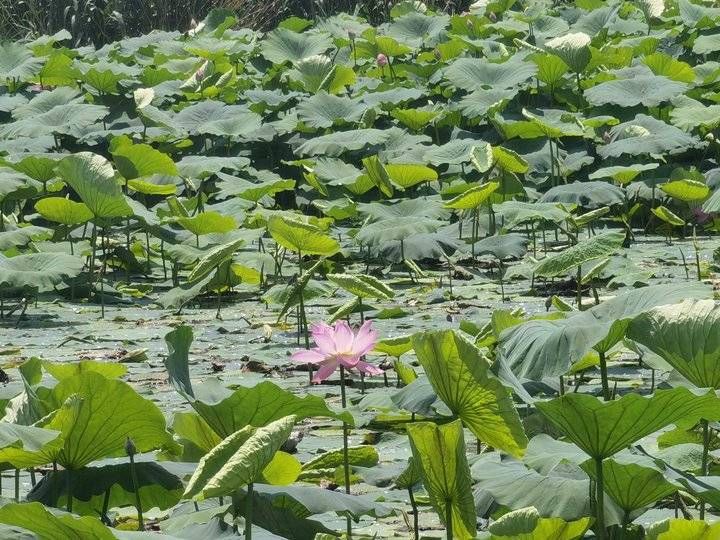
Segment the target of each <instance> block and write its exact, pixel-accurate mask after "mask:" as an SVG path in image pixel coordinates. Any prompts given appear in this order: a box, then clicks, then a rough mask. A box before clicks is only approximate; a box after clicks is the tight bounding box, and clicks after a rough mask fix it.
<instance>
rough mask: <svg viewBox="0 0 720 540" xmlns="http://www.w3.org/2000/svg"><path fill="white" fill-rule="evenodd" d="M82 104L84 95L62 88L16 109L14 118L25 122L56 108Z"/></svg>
mask: <svg viewBox="0 0 720 540" xmlns="http://www.w3.org/2000/svg"><path fill="white" fill-rule="evenodd" d="M73 86H74V85H73ZM82 103H83V97H82V94H81V93H80V92H79V91H78V90H77V89H75V88H66V87H61V88H56V89H55V90H50V91H45V92H40V93H39V94H37V95H36V96H35V97H33V98H32V99H31V100H30V101H28V102H27V103H24V104H23V105H20V106H18V107H15V108H14V109H13V111H12V116H13V118H14V119H15V120H25V119H28V118H32V117H34V116H38V115H41V114H44V113H46V112H49V111H51V110H52V109H54V108H56V107H67V106H68V105H77V104H82ZM88 110H89V109H88Z"/></svg>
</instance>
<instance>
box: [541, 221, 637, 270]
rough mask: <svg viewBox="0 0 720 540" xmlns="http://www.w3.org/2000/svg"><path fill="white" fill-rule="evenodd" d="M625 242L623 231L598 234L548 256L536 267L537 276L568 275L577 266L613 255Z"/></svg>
mask: <svg viewBox="0 0 720 540" xmlns="http://www.w3.org/2000/svg"><path fill="white" fill-rule="evenodd" d="M624 241H625V233H624V232H623V231H610V232H606V233H602V234H598V235H597V236H593V237H592V238H588V239H586V240H582V241H580V242H578V243H577V244H575V245H574V246H570V247H569V248H567V249H565V250H563V251H561V252H559V253H556V254H554V255H549V256H547V257H546V258H545V259H543V260H541V261H540V263H539V264H538V265H537V266H536V267H535V274H536V275H538V276H544V277H553V276H557V275H561V274H566V273H567V272H569V271H570V270H572V269H573V268H576V267H577V266H581V265H583V264H585V263H587V262H590V261H593V260H595V259H600V258H603V257H607V256H609V255H612V254H613V253H615V252H616V251H617V250H618V249H620V247H621V246H622V244H623V242H624Z"/></svg>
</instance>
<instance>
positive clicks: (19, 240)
mask: <svg viewBox="0 0 720 540" xmlns="http://www.w3.org/2000/svg"><path fill="white" fill-rule="evenodd" d="M7 228H8V229H9V230H6V231H4V232H0V251H5V250H7V249H12V248H14V247H20V246H25V245H27V244H29V243H30V242H33V241H38V240H47V239H48V238H50V237H51V236H52V232H51V230H50V229H46V228H45V227H38V226H37V225H26V226H25V227H16V228H12V227H7Z"/></svg>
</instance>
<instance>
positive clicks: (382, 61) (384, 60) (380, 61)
mask: <svg viewBox="0 0 720 540" xmlns="http://www.w3.org/2000/svg"><path fill="white" fill-rule="evenodd" d="M375 61H376V62H377V65H378V66H380V67H384V66H387V65H388V57H387V56H385V55H384V54H383V53H379V54H378V55H377V58H375Z"/></svg>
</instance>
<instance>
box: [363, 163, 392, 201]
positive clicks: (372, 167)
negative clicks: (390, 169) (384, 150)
mask: <svg viewBox="0 0 720 540" xmlns="http://www.w3.org/2000/svg"><path fill="white" fill-rule="evenodd" d="M362 164H363V167H364V168H365V175H366V176H367V177H368V178H369V179H370V181H371V182H372V183H373V184H374V185H375V186H377V188H378V189H379V190H380V191H381V192H382V193H383V194H384V195H386V196H387V197H392V195H393V187H392V184H391V183H390V176H389V175H388V173H387V171H386V170H385V166H384V165H383V164H382V163H381V162H380V160H379V159H378V157H377V156H370V157H367V158H364V159H363V160H362Z"/></svg>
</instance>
